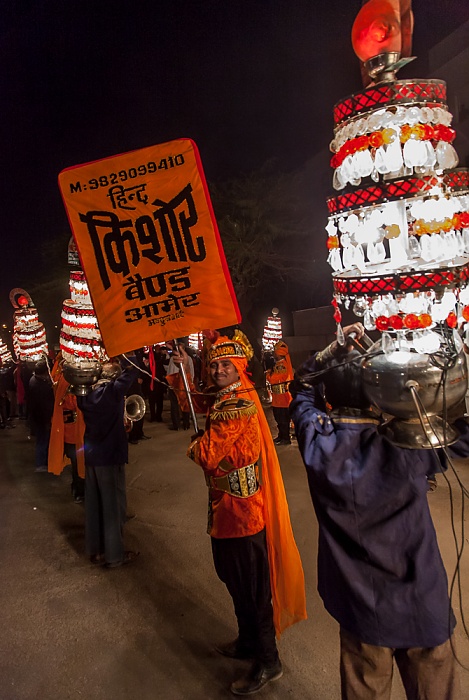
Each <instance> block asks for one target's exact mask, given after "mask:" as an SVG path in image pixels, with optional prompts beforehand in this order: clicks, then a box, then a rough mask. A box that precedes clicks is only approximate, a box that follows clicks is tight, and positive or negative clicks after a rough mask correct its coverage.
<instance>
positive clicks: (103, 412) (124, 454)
mask: <svg viewBox="0 0 469 700" xmlns="http://www.w3.org/2000/svg"><path fill="white" fill-rule="evenodd" d="M129 359H130V360H131V361H132V362H134V363H135V356H132V357H129ZM122 363H123V365H124V369H123V371H122V369H121V365H120V364H119V361H118V360H114V361H111V362H108V363H106V364H105V365H104V366H103V370H102V374H101V379H100V380H99V381H98V382H97V383H96V384H95V385H94V387H93V389H92V391H90V393H89V394H87V395H86V396H79V397H78V398H77V403H78V408H80V410H81V411H82V412H83V417H84V419H85V437H84V443H85V542H86V552H87V554H88V556H89V557H90V561H91V562H92V563H93V564H101V565H106V566H107V567H109V568H114V567H117V566H121V565H122V564H127V563H129V562H131V561H133V560H134V559H135V557H136V556H137V554H138V553H137V552H131V551H127V552H126V551H124V537H123V528H124V523H125V519H126V506H127V498H126V492H125V464H126V463H127V462H128V455H129V444H128V440H127V433H126V432H125V427H124V401H125V395H126V394H127V392H128V390H129V388H130V386H131V385H132V383H133V382H134V380H135V378H136V377H137V373H138V369H137V368H136V367H133V366H132V365H131V364H129V363H128V362H127V360H126V359H125V358H122Z"/></svg>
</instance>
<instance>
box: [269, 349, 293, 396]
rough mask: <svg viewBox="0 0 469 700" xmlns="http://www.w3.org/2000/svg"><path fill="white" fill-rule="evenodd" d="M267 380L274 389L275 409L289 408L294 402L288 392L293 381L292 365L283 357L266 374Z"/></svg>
mask: <svg viewBox="0 0 469 700" xmlns="http://www.w3.org/2000/svg"><path fill="white" fill-rule="evenodd" d="M266 378H267V381H268V382H269V384H270V385H271V387H272V406H273V408H288V406H289V405H290V403H291V400H292V398H291V394H290V392H289V391H288V384H289V382H291V381H292V379H293V372H292V370H291V364H290V363H289V362H287V361H286V358H284V357H282V358H281V359H280V360H278V361H277V362H276V363H275V365H274V366H273V367H272V369H271V370H269V371H268V372H266Z"/></svg>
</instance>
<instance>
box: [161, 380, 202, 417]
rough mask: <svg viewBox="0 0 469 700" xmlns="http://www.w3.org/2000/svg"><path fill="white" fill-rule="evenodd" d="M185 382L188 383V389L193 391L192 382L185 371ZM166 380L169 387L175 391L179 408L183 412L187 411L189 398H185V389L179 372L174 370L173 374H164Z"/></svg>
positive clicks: (188, 409)
mask: <svg viewBox="0 0 469 700" xmlns="http://www.w3.org/2000/svg"><path fill="white" fill-rule="evenodd" d="M186 377H187V383H188V385H189V391H190V392H195V386H194V382H193V381H192V379H191V375H190V374H189V373H188V372H186ZM166 381H167V382H168V384H169V386H170V387H171V389H172V390H173V391H174V392H175V394H176V396H177V400H178V403H179V408H180V409H181V411H183V412H184V413H189V411H190V406H189V400H188V398H187V393H186V389H185V387H184V380H183V378H182V374H181V372H174V373H173V374H167V375H166Z"/></svg>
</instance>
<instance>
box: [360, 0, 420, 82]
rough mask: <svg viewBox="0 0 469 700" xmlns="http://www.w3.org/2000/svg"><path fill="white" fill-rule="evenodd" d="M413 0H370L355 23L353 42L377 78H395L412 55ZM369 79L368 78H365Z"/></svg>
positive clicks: (366, 68) (363, 61)
mask: <svg viewBox="0 0 469 700" xmlns="http://www.w3.org/2000/svg"><path fill="white" fill-rule="evenodd" d="M412 29H413V14H412V10H411V0H368V1H367V2H364V3H363V7H362V8H361V10H360V12H359V13H358V15H357V17H356V19H355V22H354V24H353V27H352V46H353V50H354V51H355V53H356V55H357V56H358V58H359V59H360V61H362V63H363V64H364V68H365V72H366V73H367V74H368V75H369V77H370V78H371V79H372V80H373V81H375V82H381V81H383V80H394V79H395V75H396V72H397V71H398V70H399V69H400V68H402V67H403V66H404V65H406V64H407V63H409V62H410V61H412V60H413V58H414V57H410V49H411V41H412ZM365 80H366V78H365Z"/></svg>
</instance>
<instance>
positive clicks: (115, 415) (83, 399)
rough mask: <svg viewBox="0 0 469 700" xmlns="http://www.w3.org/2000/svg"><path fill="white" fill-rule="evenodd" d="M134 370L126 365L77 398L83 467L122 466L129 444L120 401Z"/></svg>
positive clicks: (134, 372)
mask: <svg viewBox="0 0 469 700" xmlns="http://www.w3.org/2000/svg"><path fill="white" fill-rule="evenodd" d="M137 375H138V369H135V368H134V367H132V366H131V365H127V366H126V367H125V369H124V370H123V372H122V374H121V375H120V377H118V378H117V379H113V380H112V381H110V382H107V383H106V384H101V385H99V386H98V387H96V388H95V389H93V390H92V391H90V393H89V394H87V395H86V396H79V397H77V403H78V408H80V409H81V411H83V417H84V419H85V439H84V442H85V467H100V466H111V465H115V464H126V463H127V462H128V458H129V442H128V439H127V433H126V432H125V427H124V400H125V396H126V394H127V392H128V389H129V388H130V386H131V385H132V384H133V382H134V381H135V379H136V377H137Z"/></svg>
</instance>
